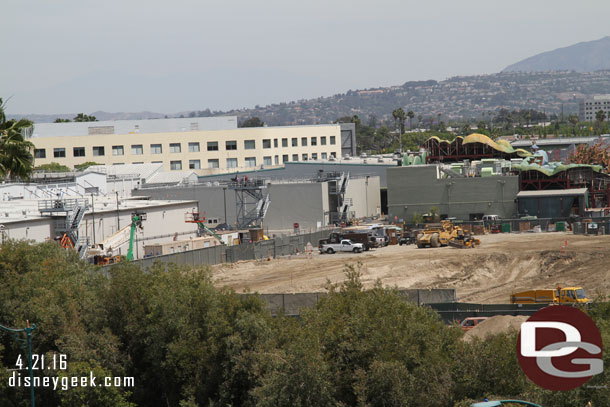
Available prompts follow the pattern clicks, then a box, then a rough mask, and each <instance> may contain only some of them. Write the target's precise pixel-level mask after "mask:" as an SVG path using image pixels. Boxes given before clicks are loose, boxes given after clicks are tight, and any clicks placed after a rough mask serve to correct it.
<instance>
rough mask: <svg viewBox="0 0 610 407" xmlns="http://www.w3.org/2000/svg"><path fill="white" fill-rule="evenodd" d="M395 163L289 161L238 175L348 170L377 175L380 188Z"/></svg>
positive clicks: (278, 176) (274, 176) (300, 175)
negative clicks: (388, 170) (279, 165)
mask: <svg viewBox="0 0 610 407" xmlns="http://www.w3.org/2000/svg"><path fill="white" fill-rule="evenodd" d="M395 167H396V166H395V165H388V164H353V163H350V162H349V161H345V160H342V161H341V162H336V163H328V162H325V163H322V162H297V163H295V162H289V163H285V164H284V168H277V169H267V170H257V171H248V172H243V171H240V172H239V173H240V175H246V174H247V175H248V176H249V177H250V178H253V177H260V178H265V179H270V180H290V179H312V178H316V177H317V175H318V171H319V170H323V171H324V172H349V173H350V175H351V176H352V177H354V176H366V175H370V176H378V177H379V180H380V181H379V186H380V188H385V187H386V185H387V183H386V171H387V169H388V168H395ZM233 177H235V174H224V175H209V176H202V177H199V181H200V182H214V181H229V180H230V179H231V178H233Z"/></svg>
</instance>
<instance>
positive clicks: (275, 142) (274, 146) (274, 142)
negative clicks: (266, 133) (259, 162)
mask: <svg viewBox="0 0 610 407" xmlns="http://www.w3.org/2000/svg"><path fill="white" fill-rule="evenodd" d="M273 148H277V139H276V138H274V139H273Z"/></svg>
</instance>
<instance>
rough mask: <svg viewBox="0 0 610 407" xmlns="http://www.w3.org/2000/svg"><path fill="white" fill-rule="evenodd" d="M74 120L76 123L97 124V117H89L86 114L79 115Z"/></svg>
mask: <svg viewBox="0 0 610 407" xmlns="http://www.w3.org/2000/svg"><path fill="white" fill-rule="evenodd" d="M72 120H74V121H75V122H96V121H97V119H96V118H95V116H89V115H86V114H84V113H79V114H77V115H76V116H75V117H74V118H73V119H72Z"/></svg>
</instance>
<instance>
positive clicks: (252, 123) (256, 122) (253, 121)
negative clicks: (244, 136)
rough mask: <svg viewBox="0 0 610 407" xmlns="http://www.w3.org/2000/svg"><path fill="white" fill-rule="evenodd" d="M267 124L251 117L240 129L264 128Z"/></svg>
mask: <svg viewBox="0 0 610 407" xmlns="http://www.w3.org/2000/svg"><path fill="white" fill-rule="evenodd" d="M264 125H265V123H264V122H263V121H262V120H261V119H259V118H258V117H250V118H249V119H246V120H244V121H243V122H241V124H240V125H239V127H263V126H264Z"/></svg>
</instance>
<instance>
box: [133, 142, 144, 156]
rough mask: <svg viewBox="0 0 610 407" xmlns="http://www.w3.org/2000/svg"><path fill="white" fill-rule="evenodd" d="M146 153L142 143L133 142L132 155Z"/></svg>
mask: <svg viewBox="0 0 610 407" xmlns="http://www.w3.org/2000/svg"><path fill="white" fill-rule="evenodd" d="M142 154H144V147H142V144H132V145H131V155H142Z"/></svg>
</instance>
